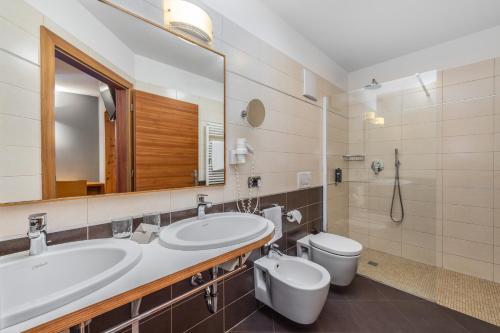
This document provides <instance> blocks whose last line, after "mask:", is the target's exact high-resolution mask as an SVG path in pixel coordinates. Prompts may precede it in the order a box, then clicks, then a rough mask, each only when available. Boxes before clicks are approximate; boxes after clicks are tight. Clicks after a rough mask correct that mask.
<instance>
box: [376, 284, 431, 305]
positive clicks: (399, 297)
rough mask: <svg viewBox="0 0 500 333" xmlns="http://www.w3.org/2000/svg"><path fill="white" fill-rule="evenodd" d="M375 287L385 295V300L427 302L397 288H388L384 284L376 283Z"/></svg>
mask: <svg viewBox="0 0 500 333" xmlns="http://www.w3.org/2000/svg"><path fill="white" fill-rule="evenodd" d="M375 285H376V286H377V289H378V290H379V291H380V292H381V293H382V294H383V295H384V298H386V299H387V300H390V301H425V300H424V299H422V298H420V297H417V296H413V295H411V294H408V293H405V292H404V291H401V290H398V289H396V288H392V287H389V286H386V285H384V284H382V283H376V282H375Z"/></svg>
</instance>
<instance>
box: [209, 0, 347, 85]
mask: <svg viewBox="0 0 500 333" xmlns="http://www.w3.org/2000/svg"><path fill="white" fill-rule="evenodd" d="M200 1H201V2H203V3H205V4H206V5H208V6H209V7H211V8H212V9H214V10H216V11H217V12H219V13H220V14H222V15H223V16H225V17H226V18H227V19H229V20H231V21H233V22H237V24H238V25H239V26H241V27H242V28H243V29H245V30H247V31H248V32H250V33H251V34H253V35H255V36H256V37H257V38H259V39H260V40H262V41H264V42H266V43H268V44H269V45H273V46H274V47H275V48H276V49H278V50H280V51H281V52H283V53H284V54H286V55H287V56H288V57H290V58H292V59H293V60H295V61H297V62H298V63H300V64H301V65H303V66H304V67H306V68H309V69H310V70H312V71H313V72H315V73H317V74H320V75H321V76H322V77H324V78H325V79H327V80H329V81H330V82H332V83H334V84H335V85H337V86H338V87H340V88H342V89H346V87H347V72H346V71H345V70H344V69H343V68H342V67H340V66H339V65H338V64H336V63H335V62H334V61H333V60H332V59H331V58H330V57H328V56H327V55H326V54H325V53H324V52H323V51H321V50H320V49H319V48H317V47H316V46H315V45H313V43H311V42H310V41H309V40H307V39H306V38H304V37H303V36H302V35H301V34H300V33H299V32H297V31H296V30H294V29H293V28H292V27H291V26H290V25H288V24H287V23H286V22H285V21H284V20H283V19H282V18H281V17H279V16H278V15H276V14H275V13H274V12H273V11H272V10H270V9H269V8H268V7H266V6H265V5H264V4H263V3H262V2H261V0H238V1H227V0H200ZM230 33H231V31H225V29H224V27H222V34H223V36H224V35H226V34H230Z"/></svg>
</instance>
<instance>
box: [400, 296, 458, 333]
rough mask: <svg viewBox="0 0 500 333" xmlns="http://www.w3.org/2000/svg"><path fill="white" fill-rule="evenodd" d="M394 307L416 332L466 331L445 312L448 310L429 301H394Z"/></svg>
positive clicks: (454, 332) (450, 332)
mask: <svg viewBox="0 0 500 333" xmlns="http://www.w3.org/2000/svg"><path fill="white" fill-rule="evenodd" d="M393 304H395V308H397V310H398V311H399V312H401V313H402V314H403V316H404V317H405V318H406V319H407V320H408V321H409V322H411V324H412V326H413V327H414V328H415V329H416V331H417V332H429V333H431V332H432V333H434V332H435V333H452V332H453V333H466V332H467V330H466V329H465V328H464V327H463V326H462V325H460V324H459V323H458V322H456V321H455V320H454V319H453V318H452V317H451V316H449V315H448V314H447V312H448V311H449V310H447V309H445V308H443V307H441V306H439V305H437V304H434V303H431V302H418V301H395V302H394V303H393Z"/></svg>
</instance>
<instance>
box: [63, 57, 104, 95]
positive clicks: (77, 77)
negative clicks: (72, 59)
mask: <svg viewBox="0 0 500 333" xmlns="http://www.w3.org/2000/svg"><path fill="white" fill-rule="evenodd" d="M56 91H61V92H68V93H72V94H79V95H88V96H95V97H98V96H99V80H97V79H95V78H93V77H92V76H90V75H88V74H86V73H84V72H82V71H81V70H79V69H77V68H75V67H73V66H71V65H69V64H67V63H65V62H64V61H62V60H59V59H56Z"/></svg>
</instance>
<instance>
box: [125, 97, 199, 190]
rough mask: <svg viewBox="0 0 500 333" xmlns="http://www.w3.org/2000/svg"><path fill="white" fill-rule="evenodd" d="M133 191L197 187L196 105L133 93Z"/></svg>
mask: <svg viewBox="0 0 500 333" xmlns="http://www.w3.org/2000/svg"><path fill="white" fill-rule="evenodd" d="M133 96H134V124H135V132H134V135H135V137H134V141H135V169H134V174H135V177H134V178H135V179H134V181H135V190H136V191H146V190H159V189H166V188H180V187H190V186H193V185H197V174H198V105H196V104H192V103H188V102H184V101H180V100H176V99H172V98H168V97H163V96H160V95H155V94H151V93H147V92H143V91H138V90H135V91H134V93H133Z"/></svg>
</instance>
